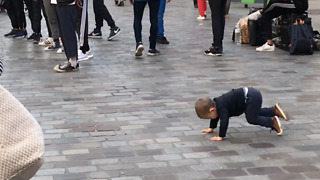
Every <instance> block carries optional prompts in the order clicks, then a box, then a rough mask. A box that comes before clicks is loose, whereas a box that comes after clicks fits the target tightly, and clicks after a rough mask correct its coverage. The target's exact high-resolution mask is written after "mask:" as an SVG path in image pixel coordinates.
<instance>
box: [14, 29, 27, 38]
mask: <svg viewBox="0 0 320 180" xmlns="http://www.w3.org/2000/svg"><path fill="white" fill-rule="evenodd" d="M27 35H28V33H27V30H18V32H17V33H16V34H15V35H14V36H13V38H25V37H27Z"/></svg>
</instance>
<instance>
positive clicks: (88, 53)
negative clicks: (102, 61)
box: [86, 49, 93, 59]
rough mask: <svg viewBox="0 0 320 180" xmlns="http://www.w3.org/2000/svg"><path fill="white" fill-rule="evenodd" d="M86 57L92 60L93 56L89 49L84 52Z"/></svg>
mask: <svg viewBox="0 0 320 180" xmlns="http://www.w3.org/2000/svg"><path fill="white" fill-rule="evenodd" d="M86 55H87V56H88V58H89V59H91V58H93V54H92V52H91V49H90V50H89V51H87V52H86Z"/></svg>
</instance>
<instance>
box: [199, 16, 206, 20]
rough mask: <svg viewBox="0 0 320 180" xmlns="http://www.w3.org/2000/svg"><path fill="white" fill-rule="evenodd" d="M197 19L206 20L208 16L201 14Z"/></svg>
mask: <svg viewBox="0 0 320 180" xmlns="http://www.w3.org/2000/svg"><path fill="white" fill-rule="evenodd" d="M197 19H198V20H205V19H206V16H201V15H199V16H198V17H197Z"/></svg>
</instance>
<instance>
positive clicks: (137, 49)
mask: <svg viewBox="0 0 320 180" xmlns="http://www.w3.org/2000/svg"><path fill="white" fill-rule="evenodd" d="M143 50H144V47H143V45H142V42H139V43H138V45H137V47H136V54H135V56H142V51H143Z"/></svg>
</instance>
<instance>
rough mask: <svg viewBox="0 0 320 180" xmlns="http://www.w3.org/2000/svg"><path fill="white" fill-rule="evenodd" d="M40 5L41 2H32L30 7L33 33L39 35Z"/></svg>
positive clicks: (34, 0)
mask: <svg viewBox="0 0 320 180" xmlns="http://www.w3.org/2000/svg"><path fill="white" fill-rule="evenodd" d="M41 4H42V0H33V2H32V7H33V22H32V23H33V25H32V27H33V32H35V33H40V32H41V19H42V15H41Z"/></svg>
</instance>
